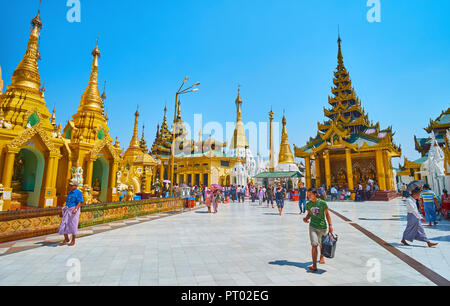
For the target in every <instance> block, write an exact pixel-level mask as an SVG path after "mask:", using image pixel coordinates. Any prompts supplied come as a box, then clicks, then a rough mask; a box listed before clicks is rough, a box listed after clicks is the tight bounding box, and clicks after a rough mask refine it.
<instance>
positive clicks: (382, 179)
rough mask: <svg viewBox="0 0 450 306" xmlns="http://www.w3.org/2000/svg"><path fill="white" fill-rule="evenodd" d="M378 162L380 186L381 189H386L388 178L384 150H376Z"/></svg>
mask: <svg viewBox="0 0 450 306" xmlns="http://www.w3.org/2000/svg"><path fill="white" fill-rule="evenodd" d="M376 163H377V177H378V186H379V187H380V190H381V191H385V190H386V178H385V171H384V162H383V151H381V150H377V151H376Z"/></svg>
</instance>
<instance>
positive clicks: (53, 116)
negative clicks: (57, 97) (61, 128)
mask: <svg viewBox="0 0 450 306" xmlns="http://www.w3.org/2000/svg"><path fill="white" fill-rule="evenodd" d="M51 123H52V125H53V126H56V108H55V107H53V112H52V119H51Z"/></svg>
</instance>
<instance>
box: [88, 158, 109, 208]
mask: <svg viewBox="0 0 450 306" xmlns="http://www.w3.org/2000/svg"><path fill="white" fill-rule="evenodd" d="M108 178H109V165H108V162H107V161H106V160H105V159H104V158H103V157H99V158H98V159H97V160H96V161H95V162H94V165H93V170H92V190H93V191H92V195H93V197H94V198H96V199H98V201H99V202H101V203H104V202H106V199H107V195H108Z"/></svg>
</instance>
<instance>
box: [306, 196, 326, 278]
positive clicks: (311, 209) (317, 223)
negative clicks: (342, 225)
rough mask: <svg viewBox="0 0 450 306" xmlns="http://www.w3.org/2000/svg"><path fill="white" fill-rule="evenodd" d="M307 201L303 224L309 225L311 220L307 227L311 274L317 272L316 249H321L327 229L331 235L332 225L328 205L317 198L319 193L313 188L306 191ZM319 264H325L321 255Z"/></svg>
mask: <svg viewBox="0 0 450 306" xmlns="http://www.w3.org/2000/svg"><path fill="white" fill-rule="evenodd" d="M308 199H309V202H308V203H307V204H306V211H307V215H306V217H305V218H304V219H303V222H305V223H310V221H309V220H311V223H310V225H309V238H310V240H311V246H312V251H311V254H312V260H313V264H312V266H309V267H308V269H309V270H310V271H312V272H317V255H318V248H319V246H320V248H321V247H322V237H323V236H325V235H326V234H327V228H328V232H330V233H331V234H332V233H333V225H332V223H331V217H330V213H329V212H328V205H327V203H326V202H325V201H324V200H322V199H320V198H319V193H318V192H317V190H316V189H315V188H311V189H309V190H308ZM325 219H326V221H325ZM327 223H328V227H327ZM320 264H325V258H324V256H323V255H322V254H321V255H320Z"/></svg>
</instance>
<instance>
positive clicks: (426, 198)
mask: <svg viewBox="0 0 450 306" xmlns="http://www.w3.org/2000/svg"><path fill="white" fill-rule="evenodd" d="M420 197H421V198H422V199H423V202H424V203H434V198H436V194H435V193H434V192H433V191H432V190H424V191H422V192H421V193H420Z"/></svg>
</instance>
